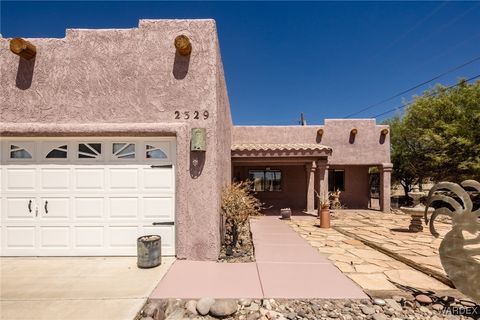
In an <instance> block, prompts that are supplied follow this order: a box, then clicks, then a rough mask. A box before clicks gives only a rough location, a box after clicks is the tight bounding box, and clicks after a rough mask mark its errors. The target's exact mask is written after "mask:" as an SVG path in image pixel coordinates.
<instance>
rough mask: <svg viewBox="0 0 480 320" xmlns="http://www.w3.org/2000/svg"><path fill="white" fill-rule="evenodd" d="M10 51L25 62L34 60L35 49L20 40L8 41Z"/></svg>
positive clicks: (25, 41) (28, 43)
mask: <svg viewBox="0 0 480 320" xmlns="http://www.w3.org/2000/svg"><path fill="white" fill-rule="evenodd" d="M10 51H12V52H13V53H14V54H16V55H17V56H20V57H22V58H24V59H26V60H31V59H33V58H35V55H36V54H37V48H36V47H35V46H34V45H33V44H31V43H30V42H28V41H27V40H24V39H22V38H13V39H12V40H10Z"/></svg>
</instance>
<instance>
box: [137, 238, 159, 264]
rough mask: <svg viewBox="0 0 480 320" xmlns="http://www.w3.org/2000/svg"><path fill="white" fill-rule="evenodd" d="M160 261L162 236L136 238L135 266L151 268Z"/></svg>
mask: <svg viewBox="0 0 480 320" xmlns="http://www.w3.org/2000/svg"><path fill="white" fill-rule="evenodd" d="M161 263H162V237H160V236H159V235H147V236H141V237H139V238H138V239H137V266H138V267H139V268H153V267H156V266H158V265H160V264H161Z"/></svg>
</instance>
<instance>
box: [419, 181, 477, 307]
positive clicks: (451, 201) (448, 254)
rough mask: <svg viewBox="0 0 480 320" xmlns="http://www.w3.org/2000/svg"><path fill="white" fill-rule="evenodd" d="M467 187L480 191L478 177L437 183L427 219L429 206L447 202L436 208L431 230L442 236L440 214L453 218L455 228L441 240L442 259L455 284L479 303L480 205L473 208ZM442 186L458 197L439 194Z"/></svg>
mask: <svg viewBox="0 0 480 320" xmlns="http://www.w3.org/2000/svg"><path fill="white" fill-rule="evenodd" d="M464 188H467V189H474V190H475V191H476V192H480V183H479V182H478V181H475V180H465V181H463V182H462V183H461V184H460V185H458V184H456V183H452V182H440V183H437V184H436V185H435V186H434V187H433V188H432V189H431V190H430V192H429V194H428V200H427V204H426V209H425V223H426V224H428V217H427V210H428V207H429V206H430V205H432V203H433V202H435V201H438V202H443V203H444V204H446V205H444V206H442V207H440V208H437V209H435V210H434V211H433V213H432V215H431V217H430V232H431V234H432V235H434V236H435V237H438V236H439V233H438V232H437V231H436V230H435V226H434V221H435V219H436V218H437V216H439V215H446V216H449V217H450V218H451V219H452V230H450V231H449V232H448V233H447V234H446V235H445V237H444V239H443V240H442V242H441V244H440V250H439V252H440V260H441V262H442V266H443V268H444V269H445V272H446V273H447V274H448V276H449V277H450V279H451V280H452V282H453V283H454V284H455V287H456V288H457V289H458V290H459V291H461V292H462V293H463V294H465V295H467V296H469V297H470V298H472V299H473V300H475V301H476V302H477V303H478V302H480V259H475V256H480V222H479V218H480V209H479V208H477V209H476V210H475V211H473V209H474V208H473V203H472V200H471V198H470V195H469V193H468V192H467V191H466V190H465V189H464ZM441 190H444V191H448V192H451V193H453V194H455V196H456V198H454V197H452V196H450V195H446V194H439V193H438V191H441ZM452 209H453V210H452Z"/></svg>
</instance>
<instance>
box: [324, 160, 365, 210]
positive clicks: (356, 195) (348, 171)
mask: <svg viewBox="0 0 480 320" xmlns="http://www.w3.org/2000/svg"><path fill="white" fill-rule="evenodd" d="M368 168H369V167H368V166H344V165H333V166H329V169H337V170H345V190H344V191H342V192H341V193H340V203H341V204H342V205H344V206H346V208H347V209H365V208H368V206H369V200H370V194H369V193H370V191H369V185H368V183H369V181H368V180H369V175H368Z"/></svg>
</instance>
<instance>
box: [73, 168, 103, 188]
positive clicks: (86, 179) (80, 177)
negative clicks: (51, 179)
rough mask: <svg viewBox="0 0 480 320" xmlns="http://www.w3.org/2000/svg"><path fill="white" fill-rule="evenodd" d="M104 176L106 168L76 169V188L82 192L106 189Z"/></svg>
mask: <svg viewBox="0 0 480 320" xmlns="http://www.w3.org/2000/svg"><path fill="white" fill-rule="evenodd" d="M104 175H105V169H104V168H97V169H90V168H88V169H87V168H76V169H75V187H76V188H77V189H82V190H102V189H103V188H104V179H105V177H104Z"/></svg>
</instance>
